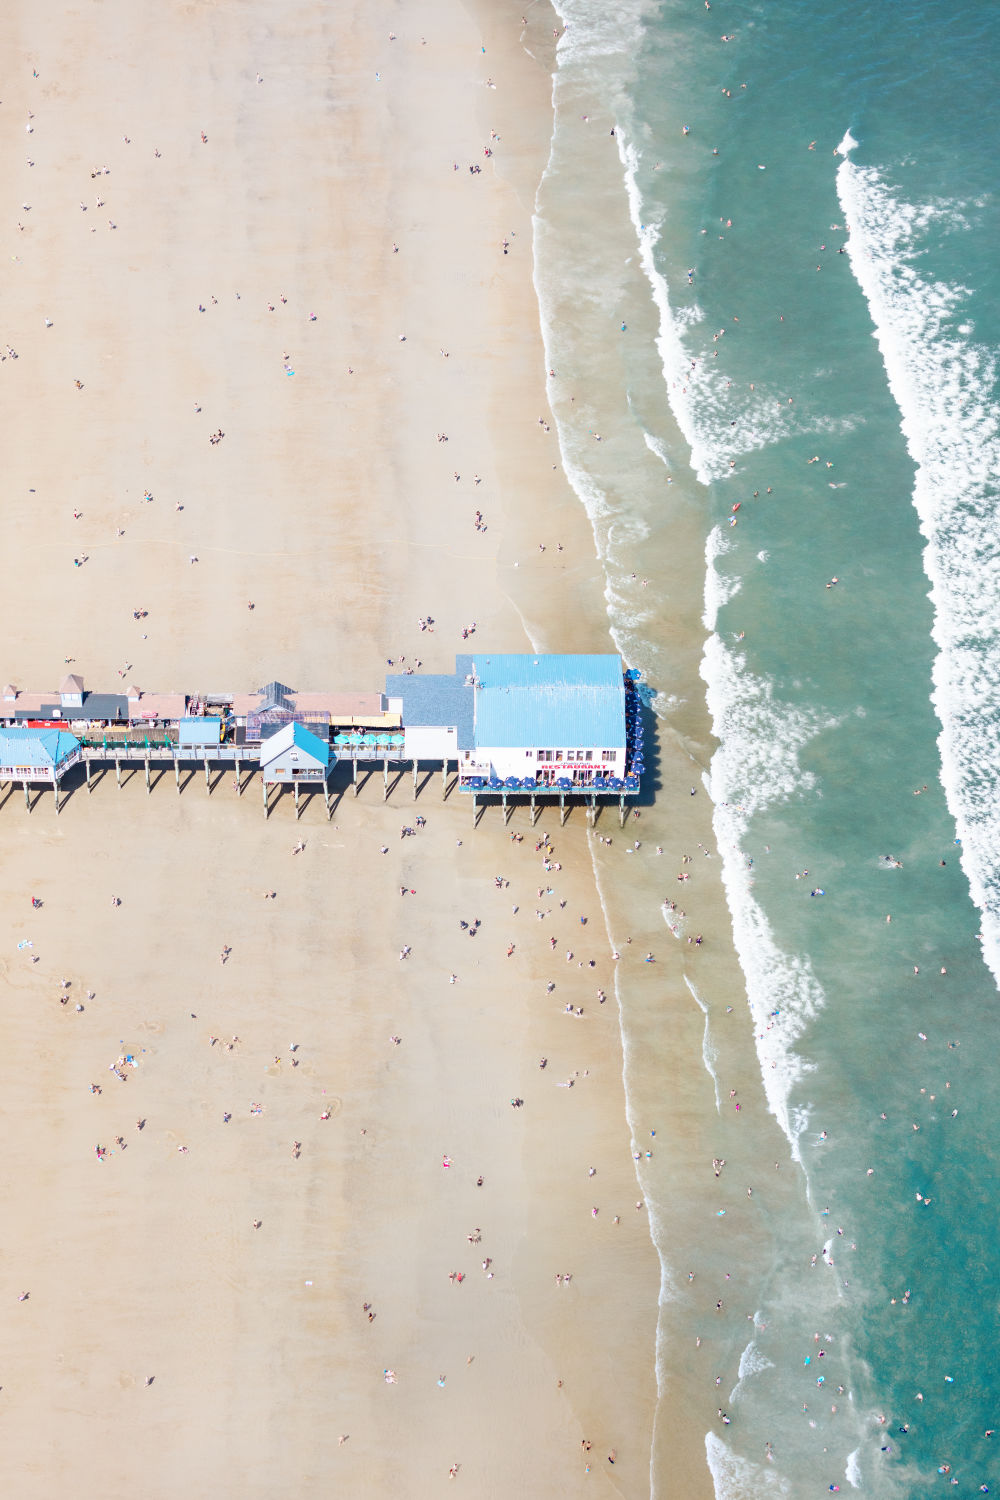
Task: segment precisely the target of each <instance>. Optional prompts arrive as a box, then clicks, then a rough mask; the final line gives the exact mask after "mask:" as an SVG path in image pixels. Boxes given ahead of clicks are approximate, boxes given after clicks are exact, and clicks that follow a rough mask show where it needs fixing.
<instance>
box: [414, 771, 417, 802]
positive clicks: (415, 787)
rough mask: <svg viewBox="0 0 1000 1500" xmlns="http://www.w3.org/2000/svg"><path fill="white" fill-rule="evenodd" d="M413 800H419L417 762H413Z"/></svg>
mask: <svg viewBox="0 0 1000 1500" xmlns="http://www.w3.org/2000/svg"><path fill="white" fill-rule="evenodd" d="M413 800H414V802H416V800H417V762H416V761H414V762H413Z"/></svg>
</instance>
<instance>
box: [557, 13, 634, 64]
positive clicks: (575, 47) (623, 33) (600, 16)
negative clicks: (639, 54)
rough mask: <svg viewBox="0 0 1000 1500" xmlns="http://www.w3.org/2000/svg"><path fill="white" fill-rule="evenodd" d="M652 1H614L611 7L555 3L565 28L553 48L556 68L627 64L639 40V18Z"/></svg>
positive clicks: (632, 56)
mask: <svg viewBox="0 0 1000 1500" xmlns="http://www.w3.org/2000/svg"><path fill="white" fill-rule="evenodd" d="M653 8H654V6H653V3H652V0H618V3H617V4H615V5H614V6H608V5H605V4H602V3H601V0H559V3H558V5H557V6H556V10H557V13H558V15H559V18H560V20H561V21H562V23H563V26H564V27H565V30H564V32H563V34H562V36H561V37H560V38H559V43H558V46H557V48H556V55H557V61H558V64H559V67H560V68H566V67H568V66H569V65H570V64H572V63H575V64H577V65H578V66H579V65H582V64H586V63H588V62H599V63H601V64H602V65H603V67H604V68H606V65H607V61H608V60H609V59H610V60H617V59H618V58H627V59H628V60H629V61H631V59H632V58H634V56H635V53H636V50H637V48H638V46H639V44H640V42H641V40H642V23H643V17H644V16H645V15H646V14H647V13H648V12H650V11H651V10H653Z"/></svg>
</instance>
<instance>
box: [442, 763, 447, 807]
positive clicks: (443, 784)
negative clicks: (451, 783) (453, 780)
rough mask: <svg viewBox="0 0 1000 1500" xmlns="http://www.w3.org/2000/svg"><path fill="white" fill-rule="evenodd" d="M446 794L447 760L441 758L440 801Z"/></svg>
mask: <svg viewBox="0 0 1000 1500" xmlns="http://www.w3.org/2000/svg"><path fill="white" fill-rule="evenodd" d="M447 795H448V762H447V761H446V760H443V761H442V762H441V801H442V802H443V801H444V799H445V798H446V797H447Z"/></svg>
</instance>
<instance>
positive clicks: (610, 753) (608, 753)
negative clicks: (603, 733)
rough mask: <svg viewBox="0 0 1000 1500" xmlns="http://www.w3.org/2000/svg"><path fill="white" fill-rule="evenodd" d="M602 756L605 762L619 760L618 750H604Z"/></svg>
mask: <svg viewBox="0 0 1000 1500" xmlns="http://www.w3.org/2000/svg"><path fill="white" fill-rule="evenodd" d="M601 756H602V758H603V759H604V760H617V759H618V751H617V750H602V751H601Z"/></svg>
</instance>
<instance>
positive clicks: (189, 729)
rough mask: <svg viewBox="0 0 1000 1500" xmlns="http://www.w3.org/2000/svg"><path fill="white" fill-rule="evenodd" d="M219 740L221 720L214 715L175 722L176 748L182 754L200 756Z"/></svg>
mask: <svg viewBox="0 0 1000 1500" xmlns="http://www.w3.org/2000/svg"><path fill="white" fill-rule="evenodd" d="M221 739H222V720H221V719H220V718H218V717H216V716H215V715H214V714H206V715H204V716H203V717H200V718H199V717H196V718H193V719H178V721H177V746H178V749H179V750H180V751H182V752H183V751H185V750H186V751H187V752H188V754H198V755H202V754H204V753H205V752H206V751H207V750H208V749H209V747H210V746H212V745H217V744H219V742H220V740H221Z"/></svg>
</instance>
